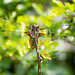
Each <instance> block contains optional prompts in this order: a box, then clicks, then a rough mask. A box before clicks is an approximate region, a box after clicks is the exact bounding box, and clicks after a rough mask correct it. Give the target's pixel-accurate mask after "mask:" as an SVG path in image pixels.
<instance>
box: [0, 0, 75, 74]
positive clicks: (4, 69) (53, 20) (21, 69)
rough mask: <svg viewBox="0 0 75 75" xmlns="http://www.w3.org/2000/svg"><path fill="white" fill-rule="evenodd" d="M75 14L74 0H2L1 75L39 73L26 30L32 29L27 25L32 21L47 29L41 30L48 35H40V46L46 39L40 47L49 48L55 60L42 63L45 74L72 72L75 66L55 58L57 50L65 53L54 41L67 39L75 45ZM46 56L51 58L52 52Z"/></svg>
mask: <svg viewBox="0 0 75 75" xmlns="http://www.w3.org/2000/svg"><path fill="white" fill-rule="evenodd" d="M50 5H51V6H50ZM52 5H53V6H54V7H52ZM74 14H75V0H73V3H72V4H70V3H69V2H67V3H64V4H63V3H62V2H61V1H59V0H0V75H33V74H35V75H37V62H35V60H36V59H37V55H36V52H35V50H32V49H31V48H30V47H29V37H28V36H27V35H26V34H25V33H24V32H25V31H29V30H28V29H27V28H26V26H29V27H31V26H32V25H33V24H38V25H39V26H40V28H42V27H44V28H45V30H43V31H40V32H42V33H45V36H42V37H40V38H39V45H40V44H41V43H42V42H44V44H43V45H41V46H40V47H39V49H40V51H41V52H43V50H45V51H47V52H48V53H49V54H50V56H51V59H52V60H44V62H43V63H42V73H43V75H50V74H51V75H73V74H72V69H70V68H68V66H66V65H64V66H63V64H60V63H57V62H56V63H55V62H54V61H53V60H56V58H57V55H56V54H55V53H59V52H62V51H61V50H59V49H58V50H55V48H56V47H57V46H58V47H60V45H59V43H58V42H56V41H54V40H56V39H65V40H67V41H68V42H70V44H73V45H75V43H74V41H75V27H74V26H75V17H68V16H71V15H74ZM66 17H67V18H66ZM65 26H67V27H65ZM47 52H45V53H46V54H48V53H47ZM43 57H45V58H47V59H50V58H49V55H48V57H47V56H46V55H45V54H43ZM60 62H61V61H60ZM34 63H35V64H34ZM64 67H65V68H64ZM63 71H64V72H63Z"/></svg>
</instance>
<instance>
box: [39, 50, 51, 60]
mask: <svg viewBox="0 0 75 75" xmlns="http://www.w3.org/2000/svg"><path fill="white" fill-rule="evenodd" d="M40 54H41V56H42V57H43V58H45V59H49V60H51V56H50V55H49V53H48V52H46V51H45V50H43V51H40Z"/></svg>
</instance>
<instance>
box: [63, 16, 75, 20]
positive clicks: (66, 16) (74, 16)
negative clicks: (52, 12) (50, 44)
mask: <svg viewBox="0 0 75 75" xmlns="http://www.w3.org/2000/svg"><path fill="white" fill-rule="evenodd" d="M69 17H75V15H70V16H66V17H64V18H63V19H66V18H69Z"/></svg>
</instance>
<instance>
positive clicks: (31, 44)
mask: <svg viewBox="0 0 75 75" xmlns="http://www.w3.org/2000/svg"><path fill="white" fill-rule="evenodd" d="M34 27H35V29H36V30H35V33H36V34H34ZM26 28H28V29H30V30H31V31H30V32H25V33H26V34H27V35H28V36H29V37H30V39H29V44H30V47H31V48H32V49H34V48H35V47H36V43H35V38H34V36H35V35H36V42H37V44H38V37H40V36H43V35H45V34H44V33H39V30H44V29H45V28H39V25H37V24H34V25H32V27H26Z"/></svg>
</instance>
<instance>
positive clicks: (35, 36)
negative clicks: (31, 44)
mask: <svg viewBox="0 0 75 75" xmlns="http://www.w3.org/2000/svg"><path fill="white" fill-rule="evenodd" d="M33 30H34V39H35V44H36V52H37V58H38V75H41V61H40V52H39V49H38V42H37V41H38V36H37V34H36V27H34V29H33Z"/></svg>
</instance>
